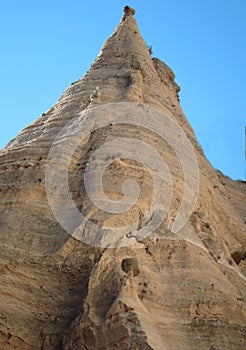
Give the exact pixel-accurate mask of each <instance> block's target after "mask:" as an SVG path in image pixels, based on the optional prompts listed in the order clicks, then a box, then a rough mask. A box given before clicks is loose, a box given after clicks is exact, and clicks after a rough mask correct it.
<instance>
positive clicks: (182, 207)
mask: <svg viewBox="0 0 246 350" xmlns="http://www.w3.org/2000/svg"><path fill="white" fill-rule="evenodd" d="M178 92H179V87H178V85H177V84H176V83H175V76H174V73H173V72H172V70H171V69H170V68H169V67H168V66H167V65H166V64H165V63H163V62H162V61H160V60H159V59H157V58H151V55H150V52H149V50H148V48H147V47H146V44H145V42H144V40H143V38H142V36H141V34H140V31H139V28H138V26H137V23H136V20H135V18H134V11H133V10H132V9H131V8H129V7H126V8H125V13H124V16H123V18H122V20H121V21H120V23H119V25H118V27H117V28H116V30H115V31H114V33H113V34H112V36H111V37H110V38H109V39H108V40H107V41H106V43H105V44H104V45H103V47H102V49H101V52H100V53H99V55H98V57H97V58H96V60H95V61H94V63H93V64H92V66H91V68H90V69H89V71H88V72H87V73H86V74H85V76H84V77H83V78H82V79H80V80H78V81H77V82H75V83H73V84H72V85H71V86H70V87H69V88H68V89H67V90H66V91H65V92H64V93H63V94H62V96H61V98H60V99H59V101H58V102H57V103H56V104H55V105H54V106H53V107H52V108H51V109H50V110H48V111H47V112H46V113H44V114H43V115H42V116H40V117H39V118H38V119H37V120H36V121H34V122H33V124H31V125H30V126H28V127H27V128H26V129H24V130H23V131H22V132H21V133H20V134H19V135H18V136H17V137H16V138H15V139H14V140H12V141H11V142H9V144H8V145H7V146H6V147H5V148H4V149H3V150H2V151H1V153H0V194H1V195H0V196H1V197H0V198H1V201H0V227H1V241H0V252H1V254H0V270H1V274H0V295H1V298H0V348H1V349H4V350H10V349H28V350H31V349H45V350H55V349H59V350H60V349H64V350H65V349H66V350H67V349H73V350H74V349H75V350H76V349H77V350H82V349H89V350H95V349H98V350H99V349H124V350H125V349H155V350H160V349H180V350H181V349H182V350H186V349H187V350H188V349H189V350H197V349H198V348H199V349H204V350H205V349H206V350H207V349H217V350H219V349H221V350H222V349H223V350H231V349H237V350H238V349H243V348H244V346H245V342H246V336H245V324H246V265H245V257H246V235H245V220H246V219H245V205H244V203H245V200H246V198H245V197H246V196H245V190H246V186H245V183H244V182H242V181H241V182H240V181H232V180H230V179H229V178H227V177H226V176H224V175H223V174H221V173H220V172H218V171H216V170H214V169H213V168H212V167H211V165H210V163H209V162H208V161H207V159H206V158H205V156H204V154H203V151H202V149H201V147H200V145H199V143H198V141H197V139H196V137H195V135H194V132H193V130H192V128H191V126H190V124H189V122H188V121H187V119H186V117H185V115H184V113H183V111H182V109H181V106H180V103H179V97H178ZM198 117H199V116H198ZM102 170H103V171H102ZM126 180H127V181H126ZM129 180H130V181H129ZM132 180H133V181H132ZM136 185H137V186H136ZM64 189H65V190H67V192H65V190H64ZM102 189H103V191H102ZM153 203H154V204H153ZM162 215H163V217H162ZM160 219H161V220H160ZM158 220H159V221H158ZM175 223H176V226H175ZM146 227H147V230H146ZM175 227H176V229H175ZM118 232H120V234H119V235H118ZM117 235H118V236H117ZM112 242H113V244H111V243H112Z"/></svg>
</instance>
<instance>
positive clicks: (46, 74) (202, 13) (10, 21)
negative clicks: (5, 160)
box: [0, 0, 246, 179]
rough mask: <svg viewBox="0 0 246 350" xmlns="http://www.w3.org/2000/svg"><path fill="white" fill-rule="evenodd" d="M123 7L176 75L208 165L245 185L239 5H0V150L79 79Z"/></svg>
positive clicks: (178, 1)
mask: <svg viewBox="0 0 246 350" xmlns="http://www.w3.org/2000/svg"><path fill="white" fill-rule="evenodd" d="M124 5H130V6H132V7H134V8H135V9H136V10H137V13H136V16H135V17H136V19H137V21H138V25H139V28H140V31H141V33H142V35H143V37H144V39H145V40H146V42H147V43H148V44H149V45H152V47H153V51H154V55H153V56H154V57H158V58H160V59H161V60H163V61H164V62H166V63H167V64H168V65H169V66H170V67H171V68H172V69H173V70H174V72H175V75H176V81H177V83H178V84H179V85H180V86H181V93H180V98H181V105H182V108H183V110H184V113H185V115H186V116H187V118H188V120H189V122H190V123H191V125H192V127H193V129H194V130H195V133H196V135H197V138H198V140H199V142H200V144H201V145H202V147H203V149H204V151H205V154H206V156H207V158H208V160H209V161H210V162H211V163H212V164H213V166H214V167H215V168H217V169H220V170H221V171H222V172H223V173H225V174H226V175H229V176H230V177H232V178H234V179H238V178H241V179H244V178H245V160H244V127H245V125H246V96H245V95H246V94H245V90H246V89H245V84H246V64H245V62H246V39H245V38H246V20H245V18H246V1H245V0H206V1H203V0H200V1H197V0H196V1H195V0H186V1H184V0H175V1H173V2H171V1H163V0H160V1H158V0H152V1H151V2H148V1H146V2H143V1H129V2H126V1H108V0H104V1H98V0H94V1H90V2H87V1H82V0H80V1H79V0H70V1H64V0H59V1H58V0H49V1H48V0H42V1H38V0H36V1H33V0H21V1H20V0H8V1H7V0H5V1H2V2H1V5H0V43H1V46H0V50H1V65H0V76H1V84H0V111H1V112H0V113H1V118H0V148H2V147H3V146H4V145H5V144H6V143H7V142H8V141H9V140H10V139H12V138H13V137H15V136H16V135H17V134H18V132H19V131H20V130H21V129H23V128H24V127H25V126H27V125H28V124H30V123H31V122H33V121H34V120H35V119H37V118H38V117H39V116H40V115H41V114H42V113H43V112H45V111H46V110H47V109H49V108H50V107H51V106H52V105H53V104H54V103H55V102H56V100H57V99H58V98H59V97H60V95H61V93H62V92H63V91H64V90H65V89H66V88H67V87H68V86H69V85H70V84H71V83H72V82H73V81H76V80H78V79H79V78H80V77H82V76H83V75H84V74H85V72H86V71H87V70H88V68H89V67H90V65H91V63H92V62H93V61H94V59H95V57H96V56H97V54H98V52H99V50H100V48H101V46H102V44H103V43H104V41H105V40H106V39H107V38H108V37H109V36H110V35H111V34H112V32H113V31H114V29H115V27H116V26H117V24H118V23H119V21H120V19H121V16H122V13H123V6H124Z"/></svg>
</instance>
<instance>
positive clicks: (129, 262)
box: [121, 258, 140, 276]
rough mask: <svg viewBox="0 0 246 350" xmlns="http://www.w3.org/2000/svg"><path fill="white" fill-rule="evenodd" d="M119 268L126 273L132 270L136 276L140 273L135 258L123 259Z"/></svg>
mask: <svg viewBox="0 0 246 350" xmlns="http://www.w3.org/2000/svg"><path fill="white" fill-rule="evenodd" d="M121 268H122V270H123V271H124V272H126V273H131V272H132V274H133V276H138V275H139V274H140V270H139V267H138V260H137V259H136V258H127V259H123V260H122V262H121Z"/></svg>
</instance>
